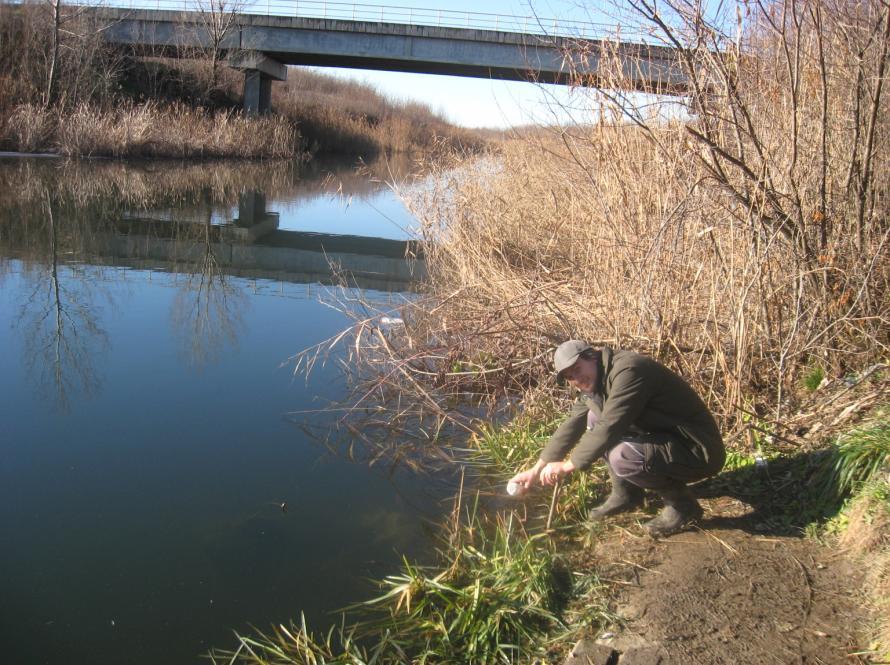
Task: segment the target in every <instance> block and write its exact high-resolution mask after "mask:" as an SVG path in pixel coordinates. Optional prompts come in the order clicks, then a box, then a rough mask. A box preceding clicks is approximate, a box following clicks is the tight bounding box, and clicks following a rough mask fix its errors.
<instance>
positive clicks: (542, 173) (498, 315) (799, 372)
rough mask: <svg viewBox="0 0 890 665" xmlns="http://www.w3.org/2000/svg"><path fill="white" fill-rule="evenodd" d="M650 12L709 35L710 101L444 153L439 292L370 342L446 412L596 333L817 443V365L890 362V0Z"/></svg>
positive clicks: (397, 377)
mask: <svg viewBox="0 0 890 665" xmlns="http://www.w3.org/2000/svg"><path fill="white" fill-rule="evenodd" d="M648 7H649V5H647V4H645V3H641V4H639V6H638V13H637V17H638V19H639V20H640V21H642V22H644V23H646V24H647V25H648V26H649V27H650V28H654V29H655V30H660V31H661V34H662V36H663V38H664V39H665V41H667V42H673V41H676V43H678V44H686V45H688V46H687V47H686V48H685V49H684V50H683V51H682V63H683V65H684V67H686V69H687V72H688V73H689V75H690V76H691V77H692V81H693V85H694V87H695V89H696V90H697V92H696V94H694V95H693V96H692V97H691V98H689V99H688V100H687V101H688V104H691V105H686V102H684V101H682V100H678V101H675V106H674V114H673V115H674V118H675V119H673V120H671V119H665V117H664V114H658V113H653V112H651V110H642V111H640V110H636V109H634V108H632V107H631V106H629V102H630V101H632V100H631V99H629V98H628V97H626V96H619V95H617V94H606V93H601V94H597V93H594V92H591V95H590V100H591V104H596V105H599V107H600V115H599V117H600V121H599V122H598V123H596V124H594V125H593V126H567V127H564V128H561V129H559V130H556V131H553V132H551V133H550V135H549V136H544V137H541V136H537V137H536V136H535V135H531V136H530V137H528V138H526V139H524V140H517V141H513V142H510V143H507V144H506V145H504V146H503V148H502V150H501V151H500V153H499V155H498V156H497V157H496V158H493V159H490V160H488V161H481V162H477V163H475V164H473V165H472V166H470V167H467V168H464V169H458V170H443V171H442V173H441V176H440V178H439V179H438V181H437V184H436V186H435V188H434V189H433V190H430V191H424V192H421V193H420V194H418V195H417V196H415V197H414V200H413V201H412V205H413V207H414V209H415V211H416V213H417V214H418V216H419V217H420V219H421V220H422V222H423V223H424V227H425V234H426V238H427V239H428V240H429V244H428V249H427V261H428V271H429V274H430V283H429V293H430V297H429V299H428V300H425V301H422V302H418V303H416V304H415V305H413V306H412V307H409V308H408V309H406V311H405V318H406V321H407V323H408V325H407V329H406V335H405V336H403V337H402V338H400V339H392V338H390V339H388V340H387V341H386V343H385V345H384V346H385V348H383V347H381V344H380V341H379V338H378V337H376V336H373V335H365V336H364V337H363V340H364V341H365V342H366V343H367V344H368V346H369V349H368V351H369V353H368V357H370V358H380V356H381V354H382V356H383V357H386V358H390V359H391V360H392V362H393V363H395V366H397V367H398V371H393V372H390V373H388V374H386V377H387V381H388V382H389V383H387V384H386V386H381V388H387V387H392V385H393V384H397V385H396V389H397V390H401V391H403V392H410V391H409V389H411V388H412V387H413V384H414V382H415V381H425V380H426V379H432V381H428V382H427V383H426V384H425V385H426V388H425V391H424V392H423V393H421V394H419V398H418V402H417V404H418V407H424V408H426V409H427V411H428V412H431V413H438V412H437V411H436V408H437V407H436V406H435V405H433V404H432V402H433V401H436V400H435V399H430V397H434V398H435V397H436V396H438V397H442V396H445V395H450V394H453V393H456V392H461V391H470V392H475V393H484V394H488V395H491V394H501V395H503V394H504V390H514V391H516V390H518V391H528V390H531V389H535V387H536V386H539V385H540V383H539V382H540V380H541V378H542V377H543V376H546V374H547V363H548V360H549V354H550V349H552V347H553V345H554V344H555V343H557V342H558V341H560V340H563V339H566V338H570V337H580V338H585V339H588V340H591V341H594V342H598V343H608V344H613V345H617V346H622V347H629V348H633V349H636V350H640V351H644V352H647V353H650V354H653V355H655V356H657V357H659V358H660V359H662V360H664V361H666V362H667V363H668V364H669V365H671V366H673V367H675V368H677V369H678V370H679V371H680V372H681V373H682V374H683V375H684V376H686V377H689V378H690V379H691V380H692V382H693V383H694V384H695V385H696V387H697V388H698V389H699V390H700V391H701V393H702V394H703V395H704V396H705V398H706V399H707V401H708V403H709V404H710V405H711V406H712V408H714V410H715V411H716V412H717V413H718V414H719V416H720V417H721V419H722V422H723V425H724V431H725V432H727V433H728V434H729V435H730V438H731V439H733V438H734V435H735V434H737V433H738V432H740V431H741V430H742V429H744V428H745V427H746V426H747V423H749V422H750V421H752V419H753V420H758V419H763V422H760V423H759V426H761V427H762V428H764V429H766V430H767V431H768V432H770V433H772V434H773V435H774V437H784V438H785V439H789V440H792V441H794V442H796V444H801V443H803V438H802V436H803V435H805V434H806V427H805V426H802V425H801V426H798V425H795V423H794V422H792V421H789V420H788V419H789V417H790V416H791V415H792V414H793V413H794V408H795V405H796V403H797V402H796V400H797V399H798V397H797V394H798V393H800V392H801V390H799V389H800V387H801V381H802V379H803V378H804V377H805V376H812V375H817V376H818V375H820V373H821V375H822V376H828V377H840V376H845V375H846V374H848V373H849V374H853V373H855V372H857V371H859V370H862V369H865V368H867V367H869V366H870V365H872V364H874V363H880V362H886V360H887V354H888V350H890V339H888V329H890V326H888V323H890V301H888V297H887V293H888V281H890V248H888V240H890V237H888V236H890V224H888V212H890V199H888V195H890V190H888V185H890V181H888V180H887V178H886V173H887V172H888V169H890V145H888V140H890V133H888V132H890V113H888V110H890V102H888V96H887V92H888V91H887V90H886V89H885V87H886V86H885V85H884V83H885V79H886V77H887V65H888V49H890V8H888V7H887V6H886V5H884V4H881V3H880V2H877V1H873V2H865V3H858V4H856V5H847V4H843V5H833V4H831V3H827V2H822V1H821V0H811V1H808V2H795V3H792V2H788V3H784V4H782V3H779V4H775V5H769V6H759V5H753V6H751V14H750V16H749V17H747V18H746V19H745V22H744V24H743V25H740V26H739V30H740V32H739V33H738V34H736V32H735V31H734V30H733V32H732V34H723V33H722V32H721V31H720V30H719V29H718V27H716V26H715V25H709V24H708V23H707V22H704V21H702V20H699V19H698V18H697V17H696V16H695V15H693V14H688V13H687V12H686V9H685V7H686V5H685V4H682V3H680V4H678V6H677V7H676V9H675V11H674V13H673V14H672V15H671V18H670V20H671V21H672V23H671V24H668V23H662V21H664V20H665V19H664V16H663V15H661V14H658V15H650V14H649V13H648V9H647V8H648ZM732 19H733V23H734V21H735V15H733V16H732ZM671 25H674V26H675V27H671ZM734 27H735V26H733V28H734ZM717 49H719V50H720V51H721V52H723V53H724V54H725V55H724V56H723V57H720V58H717V57H715V56H713V52H714V51H715V50H717ZM615 72H616V73H615V74H614V79H615V82H616V83H617V84H619V85H620V84H621V76H620V72H619V70H618V68H617V67H616V68H615ZM578 84H579V86H581V85H584V84H585V80H584V79H583V77H580V76H579V77H578ZM689 100H691V101H689ZM678 105H679V106H680V107H682V108H681V109H680V112H679V113H678V112H677V108H678ZM684 116H685V117H684ZM400 343H401V346H399V344H400ZM376 351H380V352H381V354H375V352H376ZM816 383H817V384H818V381H816ZM551 386H552V384H549V383H548V384H547V385H545V388H546V389H548V390H549V388H550V387H551ZM414 392H415V393H416V392H417V391H416V390H415V391H414ZM879 400H880V397H879V396H877V397H875V398H874V399H873V400H872V404H874V403H875V402H877V401H879ZM438 401H440V402H441V400H438ZM402 403H403V404H404V399H403V402H402ZM859 406H860V408H859V410H860V411H861V410H863V409H865V408H867V407H868V404H862V405H859ZM767 421H769V422H767ZM736 443H738V441H736Z"/></svg>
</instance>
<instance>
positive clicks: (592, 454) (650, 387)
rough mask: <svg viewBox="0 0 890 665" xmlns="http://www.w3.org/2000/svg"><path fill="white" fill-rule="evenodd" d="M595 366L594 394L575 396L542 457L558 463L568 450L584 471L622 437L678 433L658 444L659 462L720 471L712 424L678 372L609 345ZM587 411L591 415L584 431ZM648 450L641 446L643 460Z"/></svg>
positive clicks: (717, 435)
mask: <svg viewBox="0 0 890 665" xmlns="http://www.w3.org/2000/svg"><path fill="white" fill-rule="evenodd" d="M598 370H599V371H598V377H597V385H596V386H595V388H594V394H592V395H583V394H582V395H581V397H579V398H578V400H577V401H576V402H575V404H574V405H573V406H572V409H571V411H570V412H569V416H568V418H566V420H565V421H563V423H562V424H561V425H560V426H559V427H558V428H557V430H556V432H554V433H553V436H552V437H550V441H549V442H548V443H547V445H546V446H545V447H544V450H543V451H542V453H541V459H542V460H544V461H545V462H558V461H560V460H563V459H565V456H566V454H567V453H568V452H569V450H571V451H572V453H571V455H570V457H569V459H571V461H572V462H573V464H574V465H575V468H577V469H585V468H587V467H588V466H590V465H591V464H592V463H593V462H594V461H595V460H597V459H599V458H600V457H602V456H603V455H605V454H606V453H607V452H608V451H609V449H611V448H612V446H614V445H616V444H617V443H619V442H621V441H622V440H624V439H625V437H631V438H633V440H636V441H641V440H642V441H645V438H646V437H645V436H641V435H645V434H647V433H654V432H658V433H668V434H673V435H677V436H676V437H675V439H674V441H672V443H671V445H667V446H658V447H657V448H658V450H657V452H656V453H655V454H657V455H658V456H659V457H661V458H663V461H664V462H667V463H672V462H673V463H674V464H681V465H685V464H694V465H695V466H696V467H699V469H701V468H702V467H704V468H706V469H707V470H708V471H709V474H713V473H717V472H718V471H720V469H721V468H722V467H723V462H724V459H725V454H726V453H725V449H724V447H723V439H722V438H721V436H720V430H719V429H718V427H717V423H716V422H715V421H714V417H713V416H712V415H711V412H710V411H709V410H708V407H706V406H705V404H704V402H703V401H702V400H701V398H700V397H699V396H698V395H697V394H696V393H695V391H694V390H693V389H692V388H691V387H690V386H689V384H687V383H686V382H685V381H684V380H683V379H681V378H680V377H679V376H678V375H677V374H675V373H674V372H672V371H671V370H669V369H668V368H667V367H665V366H664V365H662V364H660V363H658V362H657V361H655V360H653V359H652V358H648V357H646V356H642V355H640V354H638V353H634V352H633V351H620V350H612V349H610V348H609V347H604V348H603V350H602V360H601V363H600V366H599V368H598ZM588 411H592V412H593V413H594V414H595V415H596V423H595V425H594V426H593V427H592V428H591V429H589V430H588V429H587V413H588ZM672 438H674V437H672ZM652 448H653V446H647V447H646V449H647V459H646V462H647V463H648V462H649V461H650V460H649V459H648V458H649V457H651V456H652V454H653V452H652ZM662 448H663V450H662ZM672 458H676V459H672Z"/></svg>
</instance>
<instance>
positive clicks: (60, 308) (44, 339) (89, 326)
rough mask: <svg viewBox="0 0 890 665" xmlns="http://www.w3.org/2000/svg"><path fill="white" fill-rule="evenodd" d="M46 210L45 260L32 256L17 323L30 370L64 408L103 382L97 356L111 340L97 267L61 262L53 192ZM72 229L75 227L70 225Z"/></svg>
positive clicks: (47, 202)
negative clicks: (96, 292) (102, 319)
mask: <svg viewBox="0 0 890 665" xmlns="http://www.w3.org/2000/svg"><path fill="white" fill-rule="evenodd" d="M41 212H42V213H43V216H44V221H45V226H44V231H45V235H44V243H40V244H39V246H42V247H43V248H44V250H45V253H44V254H43V257H42V258H43V260H32V261H30V262H29V263H28V264H27V265H28V270H26V271H25V272H24V274H23V278H24V280H25V282H26V283H28V282H30V284H29V288H28V296H27V298H26V299H25V301H24V303H23V304H22V306H21V308H20V311H19V316H18V319H17V321H16V322H15V325H17V326H18V327H19V329H20V330H21V332H22V335H23V337H24V340H25V344H24V354H25V357H24V360H25V365H26V367H27V369H28V375H29V376H31V377H32V378H33V379H34V380H36V381H37V384H38V389H39V390H40V391H41V392H47V393H51V394H52V396H53V397H54V401H55V402H56V404H57V405H58V407H59V408H61V409H62V410H67V409H68V407H69V403H70V398H71V396H72V394H81V395H85V396H90V395H92V394H94V393H95V392H96V391H97V389H98V387H99V380H98V377H97V375H96V371H95V368H94V366H93V358H94V356H95V355H96V354H97V353H98V352H99V351H100V350H102V349H104V348H106V347H107V345H108V338H107V335H106V334H105V331H104V330H103V329H102V328H101V326H100V325H99V320H98V318H97V316H96V311H95V306H94V303H93V298H92V293H91V290H92V289H95V285H96V284H97V283H99V282H98V280H96V279H95V276H96V275H95V271H94V270H87V269H85V268H84V267H83V266H66V265H62V266H60V255H61V253H62V251H63V249H62V248H61V246H60V236H61V235H62V234H61V233H60V229H59V219H58V214H57V212H56V209H55V204H54V202H53V200H52V198H51V197H50V195H49V193H48V192H46V193H45V203H44V204H43V206H42V207H41ZM69 232H70V230H69Z"/></svg>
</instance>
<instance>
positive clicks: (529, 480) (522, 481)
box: [510, 464, 541, 492]
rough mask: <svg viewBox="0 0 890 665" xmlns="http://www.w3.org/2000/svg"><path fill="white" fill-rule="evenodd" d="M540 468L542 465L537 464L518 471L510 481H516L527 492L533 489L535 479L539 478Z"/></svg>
mask: <svg viewBox="0 0 890 665" xmlns="http://www.w3.org/2000/svg"><path fill="white" fill-rule="evenodd" d="M540 469H541V467H540V466H539V465H537V464H536V465H535V466H533V467H532V468H531V469H526V470H525V471H521V472H520V473H517V474H516V475H515V476H513V477H512V478H510V482H511V483H516V484H517V485H518V486H519V487H520V488H521V489H522V492H525V491H527V490H529V489H531V487H532V485H534V484H535V481H536V480H537V479H538V473H539V471H540Z"/></svg>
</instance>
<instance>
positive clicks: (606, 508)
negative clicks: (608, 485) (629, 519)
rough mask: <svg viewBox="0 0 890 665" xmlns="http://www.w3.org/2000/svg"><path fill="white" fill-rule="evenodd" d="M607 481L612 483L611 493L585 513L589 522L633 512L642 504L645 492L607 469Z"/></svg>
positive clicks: (610, 469) (610, 468)
mask: <svg viewBox="0 0 890 665" xmlns="http://www.w3.org/2000/svg"><path fill="white" fill-rule="evenodd" d="M607 468H608V469H609V480H611V481H612V492H611V493H610V494H609V498H608V499H606V500H605V501H604V502H603V503H602V504H600V505H599V506H597V507H596V508H591V510H590V512H589V513H587V519H588V521H590V522H598V521H599V520H601V519H603V518H604V517H608V516H609V515H616V514H618V513H624V512H627V511H629V510H633V509H634V508H636V507H637V506H639V505H641V504H642V503H643V495H644V494H645V490H644V489H643V488H642V487H638V486H637V485H634V484H633V483H631V482H628V481H627V480H625V479H624V478H619V477H618V476H616V475H615V472H614V471H612V467H609V466H608V465H607Z"/></svg>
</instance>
